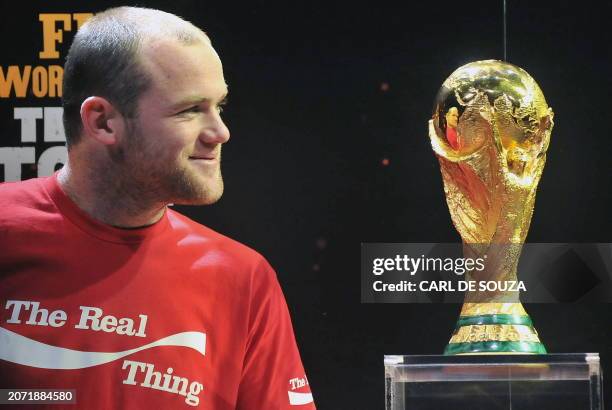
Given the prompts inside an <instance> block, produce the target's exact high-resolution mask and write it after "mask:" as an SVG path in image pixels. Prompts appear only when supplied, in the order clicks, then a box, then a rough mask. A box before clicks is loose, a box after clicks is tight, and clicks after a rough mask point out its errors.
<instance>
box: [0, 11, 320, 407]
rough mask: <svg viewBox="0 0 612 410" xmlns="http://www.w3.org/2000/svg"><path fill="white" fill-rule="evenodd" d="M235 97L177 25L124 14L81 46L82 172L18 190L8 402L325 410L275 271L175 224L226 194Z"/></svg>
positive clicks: (109, 18) (74, 161)
mask: <svg viewBox="0 0 612 410" xmlns="http://www.w3.org/2000/svg"><path fill="white" fill-rule="evenodd" d="M226 95H227V85H226V84H225V80H224V77H223V69H222V65H221V61H220V59H219V57H218V55H217V53H216V52H215V50H214V49H213V47H212V45H211V42H210V40H209V38H208V37H207V36H206V35H205V34H204V33H203V32H202V31H201V30H199V29H198V28H196V27H195V26H193V25H192V24H190V23H188V22H186V21H184V20H182V19H180V18H179V17H177V16H174V15H171V14H167V13H164V12H161V11H157V10H150V9H141V8H127V7H121V8H115V9H110V10H107V11H105V12H103V13H100V14H98V15H96V16H95V17H93V18H92V19H91V20H90V21H88V22H87V23H86V24H85V25H83V27H82V28H81V29H80V30H79V32H78V33H77V34H76V36H75V39H74V42H73V44H72V46H71V48H70V52H69V54H68V57H67V60H66V66H65V75H64V96H63V104H64V125H65V129H66V137H67V144H68V152H69V160H68V163H67V164H65V166H64V167H63V168H62V169H61V170H60V171H59V172H58V173H57V174H56V175H54V176H52V177H49V178H39V179H33V180H28V181H24V182H19V183H8V184H3V185H1V186H0V207H1V209H3V212H2V215H1V216H0V246H1V249H2V251H1V252H2V254H1V258H0V272H1V276H0V289H1V290H0V296H1V298H2V300H0V302H1V303H2V309H3V310H2V316H0V319H1V323H2V324H1V326H0V359H1V360H0V369H1V374H2V380H1V387H3V388H19V389H22V388H36V389H42V388H47V389H48V388H51V389H74V390H75V394H76V403H77V407H79V408H84V409H95V408H101V409H114V408H161V409H169V408H173V409H176V408H182V407H186V408H189V407H191V406H195V407H201V408H205V409H234V408H239V409H266V410H267V409H295V408H299V409H313V408H314V403H313V400H312V395H311V394H310V390H309V387H308V381H307V378H306V375H305V373H304V370H303V367H302V364H301V360H300V357H299V353H298V350H297V347H296V344H295V339H294V336H293V330H292V326H291V322H290V318H289V314H288V311H287V307H286V304H285V301H284V298H283V295H282V292H281V290H280V287H279V284H278V282H277V279H276V276H275V274H274V271H273V270H272V269H271V267H270V266H269V265H268V263H267V262H266V261H265V260H264V259H263V258H262V257H261V256H260V255H259V254H257V253H256V252H255V251H253V250H251V249H249V248H247V247H245V246H243V245H241V244H239V243H237V242H234V241H232V240H231V239H229V238H226V237H224V236H222V235H220V234H218V233H216V232H214V231H212V230H211V229H209V228H206V227H204V226H202V225H199V224H197V223H195V222H193V221H191V220H189V219H188V218H186V217H184V216H182V215H180V214H178V213H177V212H174V211H172V210H170V209H168V208H167V206H168V204H171V203H179V204H194V205H203V204H211V203H213V202H215V201H216V200H218V199H219V197H220V196H221V194H222V192H223V181H222V178H221V171H220V161H221V146H222V145H223V144H224V143H225V142H227V141H228V139H229V131H228V129H227V127H226V126H225V124H224V123H223V120H222V119H221V116H220V112H221V106H222V104H223V102H224V99H225V97H226ZM69 408H74V406H69Z"/></svg>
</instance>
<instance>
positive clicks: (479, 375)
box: [385, 353, 604, 410]
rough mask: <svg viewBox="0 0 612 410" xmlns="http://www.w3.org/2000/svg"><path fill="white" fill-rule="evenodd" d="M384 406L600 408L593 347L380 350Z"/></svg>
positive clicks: (424, 409)
mask: <svg viewBox="0 0 612 410" xmlns="http://www.w3.org/2000/svg"><path fill="white" fill-rule="evenodd" d="M385 400H386V404H385V409H386V410H404V409H406V410H441V409H452V410H485V409H486V410H493V409H499V410H502V409H503V410H536V409H537V410H547V409H554V410H583V409H584V410H586V409H589V410H603V408H604V407H603V394H602V372H601V367H600V363H599V354H597V353H572V354H546V355H498V354H492V355H458V356H441V355H440V356H401V355H396V356H385Z"/></svg>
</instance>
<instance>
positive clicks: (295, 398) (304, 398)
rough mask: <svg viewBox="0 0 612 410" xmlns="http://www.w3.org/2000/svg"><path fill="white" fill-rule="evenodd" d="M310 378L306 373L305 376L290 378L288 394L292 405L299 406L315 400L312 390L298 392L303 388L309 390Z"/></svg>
mask: <svg viewBox="0 0 612 410" xmlns="http://www.w3.org/2000/svg"><path fill="white" fill-rule="evenodd" d="M306 386H308V378H307V377H306V375H304V377H294V378H292V379H289V389H290V390H288V391H287V394H288V395H289V404H290V405H292V406H299V405H302V404H308V403H312V402H313V401H314V400H313V398H312V393H310V392H297V391H295V390H298V389H300V388H302V390H308V389H309V388H307V387H306Z"/></svg>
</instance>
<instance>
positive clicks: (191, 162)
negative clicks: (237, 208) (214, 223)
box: [120, 40, 229, 205]
mask: <svg viewBox="0 0 612 410" xmlns="http://www.w3.org/2000/svg"><path fill="white" fill-rule="evenodd" d="M141 64H142V66H143V69H145V70H146V71H147V72H148V73H149V74H150V76H151V80H152V84H151V87H150V89H149V90H147V92H145V93H144V94H143V95H142V96H141V97H140V99H139V102H138V113H139V114H138V118H137V119H135V120H134V121H133V122H134V129H133V130H132V131H133V132H132V133H131V135H126V136H125V139H124V141H122V147H120V149H121V150H122V154H123V155H122V159H121V161H122V162H123V164H122V165H123V166H124V167H126V174H127V175H126V177H127V178H130V179H132V180H133V181H135V182H136V184H137V189H139V190H140V191H141V193H142V194H143V195H148V196H149V198H150V199H153V200H157V201H161V202H166V203H179V204H193V205H195V204H210V203H213V202H215V201H217V200H218V199H219V197H221V194H222V193H223V180H222V178H221V169H220V163H221V145H222V144H223V143H225V142H227V140H228V139H229V130H228V129H227V127H226V126H225V124H224V123H223V121H222V119H221V116H220V111H221V108H220V105H221V104H223V102H224V99H225V97H226V95H227V85H226V84H225V79H224V77H223V67H222V65H221V60H220V59H219V57H218V55H217V53H216V52H215V50H214V49H213V48H212V46H211V45H210V44H209V43H208V42H207V41H204V40H203V41H201V42H197V43H195V44H193V45H183V44H180V43H179V42H177V41H175V40H155V41H151V42H149V43H148V44H146V45H145V46H144V47H143V50H142V51H141Z"/></svg>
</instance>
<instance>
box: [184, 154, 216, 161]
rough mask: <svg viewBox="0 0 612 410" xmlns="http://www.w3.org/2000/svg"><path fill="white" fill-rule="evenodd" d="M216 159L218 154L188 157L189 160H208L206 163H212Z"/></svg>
mask: <svg viewBox="0 0 612 410" xmlns="http://www.w3.org/2000/svg"><path fill="white" fill-rule="evenodd" d="M217 158H218V154H196V155H190V156H189V159H203V160H208V161H213V160H216V159H217Z"/></svg>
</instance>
